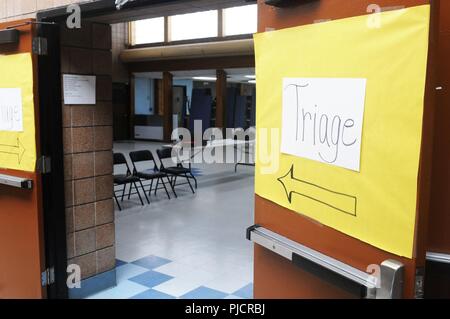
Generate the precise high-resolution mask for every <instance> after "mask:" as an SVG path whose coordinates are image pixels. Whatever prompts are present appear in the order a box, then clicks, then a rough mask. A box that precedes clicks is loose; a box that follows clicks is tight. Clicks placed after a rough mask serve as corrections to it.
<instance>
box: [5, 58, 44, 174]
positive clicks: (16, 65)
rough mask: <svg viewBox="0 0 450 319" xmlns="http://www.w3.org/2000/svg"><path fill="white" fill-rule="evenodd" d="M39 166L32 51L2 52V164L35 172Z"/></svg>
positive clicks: (10, 167) (6, 166)
mask: <svg viewBox="0 0 450 319" xmlns="http://www.w3.org/2000/svg"><path fill="white" fill-rule="evenodd" d="M35 166H36V135H35V118H34V94H33V62H32V58H31V54H29V53H23V54H15V55H0V168H4V169H16V170H21V171H27V172H33V171H34V170H35Z"/></svg>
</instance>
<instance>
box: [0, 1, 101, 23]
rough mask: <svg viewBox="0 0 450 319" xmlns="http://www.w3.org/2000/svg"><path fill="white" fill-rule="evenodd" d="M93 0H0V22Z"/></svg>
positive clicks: (33, 16) (32, 16)
mask: <svg viewBox="0 0 450 319" xmlns="http://www.w3.org/2000/svg"><path fill="white" fill-rule="evenodd" d="M83 2H95V1H94V0H86V1H80V0H0V22H4V21H11V20H19V19H25V18H35V17H36V12H37V11H41V10H46V9H51V8H57V7H62V6H67V5H69V4H71V3H83Z"/></svg>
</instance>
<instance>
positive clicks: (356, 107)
mask: <svg viewBox="0 0 450 319" xmlns="http://www.w3.org/2000/svg"><path fill="white" fill-rule="evenodd" d="M366 83H367V80H366V79H350V78H285V79H284V80H283V124H282V142H281V152H282V153H286V154H290V155H295V156H299V157H303V158H308V159H311V160H315V161H319V162H322V163H327V164H331V165H335V166H339V167H344V168H347V169H351V170H354V171H358V172H359V171H360V160H361V138H362V129H363V120H364V104H365V97H366Z"/></svg>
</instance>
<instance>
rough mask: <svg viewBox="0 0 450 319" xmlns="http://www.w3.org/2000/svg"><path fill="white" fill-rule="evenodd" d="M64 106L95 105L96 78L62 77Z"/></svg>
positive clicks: (71, 75)
mask: <svg viewBox="0 0 450 319" xmlns="http://www.w3.org/2000/svg"><path fill="white" fill-rule="evenodd" d="M63 82H64V83H63V86H64V104H66V105H94V104H95V103H96V77H95V76H90V75H74V74H64V75H63Z"/></svg>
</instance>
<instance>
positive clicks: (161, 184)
mask: <svg viewBox="0 0 450 319" xmlns="http://www.w3.org/2000/svg"><path fill="white" fill-rule="evenodd" d="M130 158H131V162H132V163H133V175H134V176H136V177H139V178H140V180H141V183H142V181H150V184H149V185H145V186H150V188H149V191H148V194H149V198H150V197H151V194H152V190H153V182H154V181H155V180H156V187H155V196H156V194H157V192H158V190H160V189H164V190H165V191H166V194H167V197H168V198H169V199H171V198H170V194H169V191H168V189H167V187H166V181H165V179H167V183H168V184H169V185H170V186H171V188H172V191H173V193H174V194H175V197H177V194H176V193H175V190H174V188H173V186H172V183H171V182H170V179H169V176H168V175H167V174H166V173H163V172H161V171H159V169H158V166H157V165H156V161H155V158H154V157H153V154H152V152H150V151H137V152H131V153H130ZM143 162H146V163H148V164H150V165H151V167H150V168H149V169H146V170H139V169H138V167H137V164H138V163H143ZM144 192H145V191H144ZM147 201H148V203H149V204H150V201H149V199H148V198H147Z"/></svg>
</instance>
